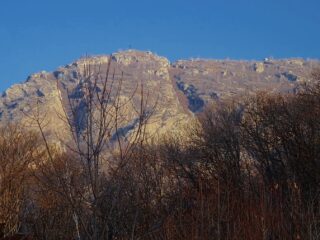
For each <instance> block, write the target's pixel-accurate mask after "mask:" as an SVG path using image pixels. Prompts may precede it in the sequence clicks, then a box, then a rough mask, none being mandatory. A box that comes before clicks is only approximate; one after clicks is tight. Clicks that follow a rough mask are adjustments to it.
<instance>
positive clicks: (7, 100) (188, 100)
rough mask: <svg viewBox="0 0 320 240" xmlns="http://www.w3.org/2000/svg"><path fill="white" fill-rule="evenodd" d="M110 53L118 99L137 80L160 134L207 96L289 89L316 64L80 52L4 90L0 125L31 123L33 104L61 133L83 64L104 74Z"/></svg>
mask: <svg viewBox="0 0 320 240" xmlns="http://www.w3.org/2000/svg"><path fill="white" fill-rule="evenodd" d="M110 59H111V63H110V64H111V67H112V71H113V74H114V79H115V82H119V81H121V82H122V84H123V86H122V90H121V97H122V98H123V99H129V98H130V96H131V95H132V94H133V93H134V91H135V89H136V88H137V86H138V85H139V84H140V83H141V84H142V85H144V89H145V91H146V92H145V94H148V96H149V101H150V105H152V103H155V102H157V109H156V111H155V113H154V116H153V118H152V119H151V123H150V124H149V125H150V126H149V129H152V130H151V131H152V132H154V133H155V132H157V133H159V134H163V133H165V132H166V131H168V130H175V129H178V128H179V126H183V125H186V124H188V123H189V121H190V119H192V116H193V115H194V114H197V113H199V112H201V111H203V109H204V107H205V106H206V105H207V104H208V103H210V102H212V101H217V100H224V99H228V98H233V97H235V96H238V95H247V94H251V93H253V92H256V91H259V90H266V91H271V92H286V91H291V90H292V89H294V87H295V86H296V85H297V84H299V83H301V82H305V81H308V80H309V76H310V74H311V72H312V71H313V69H315V68H318V67H319V66H320V62H319V61H318V60H305V59H303V58H288V59H269V58H266V59H264V60H262V61H254V60H245V61H240V60H212V59H199V58H197V59H190V60H178V61H175V62H172V63H170V61H169V60H168V59H167V58H165V57H163V56H158V55H157V54H154V53H152V52H150V51H146V52H145V51H138V50H128V51H121V52H117V53H114V54H111V55H95V56H88V57H82V58H79V59H78V60H76V61H74V62H72V63H70V64H67V65H65V66H60V67H58V68H57V69H56V70H55V71H52V72H46V71H41V72H38V73H34V74H31V75H30V76H29V77H28V78H27V79H26V81H25V82H24V83H19V84H14V85H12V86H11V87H10V88H8V89H7V90H5V91H4V92H3V94H2V95H1V97H0V126H1V125H6V124H8V123H24V124H29V125H30V126H31V123H30V121H29V120H30V119H28V118H27V117H26V115H30V114H31V113H32V112H34V110H35V106H37V108H38V109H37V111H38V112H40V113H43V114H44V113H45V114H44V115H46V117H47V118H48V124H47V132H48V134H49V135H59V134H60V135H61V134H62V135H63V132H65V131H66V126H65V123H64V122H63V121H62V120H61V119H59V117H58V116H62V115H64V114H65V108H66V105H67V103H68V99H69V98H72V99H73V100H74V101H78V102H80V103H81V101H82V100H81V98H82V97H83V92H81V91H82V90H81V81H82V80H81V76H82V75H83V71H84V66H86V65H87V66H92V69H94V71H95V72H96V73H97V72H99V74H101V75H105V74H106V72H107V65H108V62H109V60H110ZM122 78H123V79H122ZM80 103H79V104H80ZM138 103H139V100H138V97H133V99H132V106H131V107H128V108H127V109H126V113H125V115H126V117H127V118H128V119H130V121H129V120H128V121H126V122H124V123H123V124H124V125H123V126H122V127H123V128H124V129H131V128H127V127H128V126H129V125H130V122H132V119H135V118H136V116H135V113H134V111H133V109H134V108H136V107H137V106H138ZM78 107H79V109H80V108H81V105H79V106H78ZM79 121H80V120H79ZM53 132H54V134H53ZM57 132H59V133H57ZM60 137H61V136H60Z"/></svg>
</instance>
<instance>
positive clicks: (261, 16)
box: [0, 0, 320, 91]
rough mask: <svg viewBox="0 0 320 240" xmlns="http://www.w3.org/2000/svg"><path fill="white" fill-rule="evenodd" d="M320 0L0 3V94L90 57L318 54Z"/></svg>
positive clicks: (38, 0)
mask: <svg viewBox="0 0 320 240" xmlns="http://www.w3.org/2000/svg"><path fill="white" fill-rule="evenodd" d="M319 30H320V0H207V1H206V0H117V1H115V0H87V1H85V0H0V54H1V55H0V56H1V64H0V91H3V90H4V89H5V88H7V87H9V86H10V85H12V84H13V83H16V82H21V81H24V79H26V77H27V76H28V75H29V74H31V73H33V72H38V71H41V70H48V71H52V70H54V69H55V68H57V67H58V66H60V65H64V64H67V63H70V62H72V61H73V60H75V59H77V58H78V57H81V56H83V55H85V54H89V55H91V54H108V53H112V52H115V51H118V50H120V49H128V48H134V49H139V50H151V51H153V52H156V53H157V54H159V55H163V56H166V57H168V58H169V59H170V60H171V61H174V60H176V59H181V58H190V57H204V58H218V59H221V58H233V59H262V58H264V57H270V56H273V57H275V58H286V57H304V58H320V31H319Z"/></svg>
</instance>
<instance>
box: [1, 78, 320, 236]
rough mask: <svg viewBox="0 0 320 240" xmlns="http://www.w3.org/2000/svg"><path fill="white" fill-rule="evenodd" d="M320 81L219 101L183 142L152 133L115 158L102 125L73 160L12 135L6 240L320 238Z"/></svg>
mask: <svg viewBox="0 0 320 240" xmlns="http://www.w3.org/2000/svg"><path fill="white" fill-rule="evenodd" d="M319 73H320V72H318V73H315V74H314V75H313V78H314V79H315V80H316V81H315V82H316V83H315V84H306V85H301V86H299V88H297V90H296V91H295V93H290V94H271V93H267V92H259V93H256V94H255V95H254V96H251V97H247V98H242V99H241V100H237V101H229V102H218V103H217V104H215V105H213V106H210V107H208V108H207V109H206V110H205V111H204V113H203V114H201V115H200V116H199V122H195V123H194V125H193V126H191V127H190V128H189V129H188V130H187V131H186V133H183V134H181V136H170V135H168V136H166V137H164V138H163V139H162V140H161V141H160V142H159V143H151V142H148V141H147V140H146V139H144V134H143V133H141V134H140V135H137V139H138V140H137V141H132V144H129V145H128V143H127V145H125V148H121V149H122V150H120V151H118V152H115V153H114V154H113V155H112V156H111V155H110V156H109V155H108V156H106V155H105V153H104V152H103V151H99V150H101V148H100V145H97V144H99V143H100V142H99V141H97V142H96V141H94V140H93V139H91V138H90V136H91V137H92V135H90V131H97V132H99V133H101V132H100V131H99V130H103V129H105V128H103V126H101V125H99V124H98V125H96V124H94V123H93V122H92V123H90V119H91V118H90V117H88V118H87V119H88V121H89V122H87V126H88V125H89V126H91V127H90V128H87V129H88V130H90V131H88V132H86V133H85V134H87V135H83V136H82V137H83V138H84V139H85V140H86V143H87V145H81V144H78V145H77V146H78V147H79V148H83V149H79V150H78V151H71V149H69V148H67V151H66V152H65V153H61V152H60V151H58V150H57V149H55V148H54V147H53V146H49V145H48V142H47V141H46V139H45V137H44V138H42V137H41V136H38V134H36V133H29V132H25V131H24V130H23V129H22V128H21V127H19V126H8V127H6V128H4V129H2V130H1V134H0V219H1V234H2V236H3V237H10V236H15V235H16V234H17V233H18V232H22V233H25V234H26V235H28V236H29V238H30V239H31V238H32V239H110V240H111V239H168V240H169V239H172V240H178V239H181V240H183V239H190V240H196V239H199V240H200V239H201V240H206V239H252V240H257V239H261V240H264V239H319V238H320V209H319V207H320V206H319V200H320V195H319V190H320V185H319V184H320V170H319V169H320V148H319V146H320V121H319V119H320V85H319V81H320V74H319ZM89 90H90V89H89ZM89 93H90V92H89ZM88 96H90V94H89V95H88ZM86 100H87V103H92V101H93V99H92V98H88V99H86ZM141 102H142V103H143V101H141ZM103 104H105V101H102V102H100V105H99V107H100V108H101V109H102V110H103V109H106V110H107V109H108V108H107V107H106V105H103ZM88 106H91V105H90V104H88ZM104 107H105V108H104ZM142 110H143V109H142V108H141V115H140V116H141V119H140V121H139V124H141V129H142V128H143V127H142V126H143V124H144V123H145V122H144V120H143V119H142V116H144V111H142ZM87 114H89V116H91V115H90V114H92V112H90V111H88V112H87ZM103 114H104V113H103V111H102V117H103V116H104V115H103ZM110 121H111V122H112V121H114V119H111V120H110ZM115 121H116V120H115ZM99 126H100V129H99ZM39 128H40V130H41V124H39ZM97 128H98V129H97ZM71 129H72V128H71ZM41 132H42V130H41ZM101 134H102V133H101ZM103 136H104V135H103ZM86 137H88V138H86ZM106 137H109V138H110V136H108V134H107V135H106ZM118 140H119V142H120V138H118ZM101 141H102V140H101ZM43 142H44V143H45V144H43ZM119 145H120V144H119ZM120 146H123V147H124V145H120ZM124 149H127V151H125V150H124ZM110 159H112V160H110ZM103 161H105V162H107V163H108V168H104V169H102V166H101V165H100V163H101V162H103ZM6 239H9V238H6Z"/></svg>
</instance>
